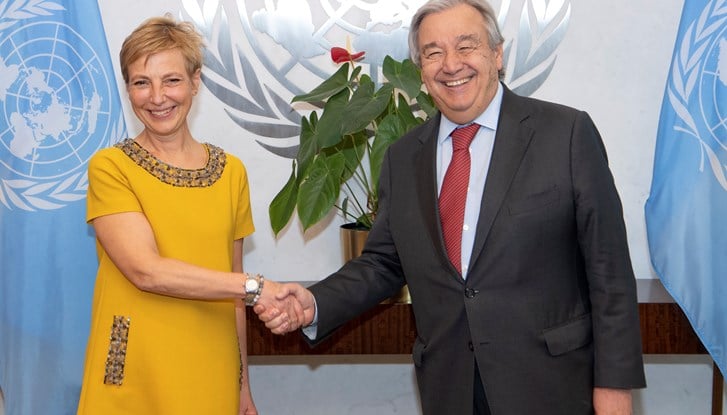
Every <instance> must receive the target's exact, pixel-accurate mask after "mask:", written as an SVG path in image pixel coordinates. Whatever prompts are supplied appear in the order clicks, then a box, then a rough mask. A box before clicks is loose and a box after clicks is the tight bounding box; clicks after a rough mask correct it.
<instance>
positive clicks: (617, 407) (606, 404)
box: [593, 388, 632, 415]
mask: <svg viewBox="0 0 727 415" xmlns="http://www.w3.org/2000/svg"><path fill="white" fill-rule="evenodd" d="M631 406H632V404H631V390H630V389H610V388H593V409H595V411H596V415H631V414H632V407H631Z"/></svg>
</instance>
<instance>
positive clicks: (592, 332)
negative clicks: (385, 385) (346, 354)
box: [311, 88, 645, 415]
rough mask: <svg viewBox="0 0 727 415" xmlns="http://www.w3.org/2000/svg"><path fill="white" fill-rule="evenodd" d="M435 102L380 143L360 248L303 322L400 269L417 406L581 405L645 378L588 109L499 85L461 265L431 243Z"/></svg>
mask: <svg viewBox="0 0 727 415" xmlns="http://www.w3.org/2000/svg"><path fill="white" fill-rule="evenodd" d="M439 123H440V116H439V115H437V116H435V117H433V118H432V119H430V120H429V121H427V122H426V123H424V124H422V125H421V126H419V127H417V128H416V129H414V130H413V131H411V132H410V133H408V134H406V135H405V136H404V137H402V138H401V139H400V140H398V141H397V142H396V143H394V144H393V145H392V146H391V147H390V149H389V151H388V153H387V156H386V159H385V161H384V166H383V168H382V173H381V179H380V185H379V213H378V216H377V217H376V221H375V224H374V226H373V228H372V229H371V232H370V234H369V237H368V240H367V243H366V246H365V248H364V252H363V254H362V255H361V256H360V257H359V258H357V259H355V260H353V261H350V262H349V263H347V264H346V265H344V267H343V268H342V269H341V270H339V271H338V272H336V273H334V274H333V275H331V276H329V277H328V278H326V279H325V280H323V281H321V282H318V283H317V284H315V285H313V286H312V287H311V290H312V292H313V294H314V296H315V299H316V302H317V307H318V333H319V335H318V337H317V340H316V342H317V341H320V339H322V338H325V337H326V336H327V335H328V334H329V333H330V332H331V331H333V330H334V329H335V328H336V327H338V326H339V325H341V324H343V323H344V322H346V321H347V320H349V319H351V318H353V317H355V316H357V315H359V314H360V313H362V312H363V311H365V310H367V309H369V308H370V307H372V306H374V305H375V304H377V303H379V302H380V301H382V300H383V299H385V298H387V297H389V296H391V295H393V294H394V293H396V292H397V291H398V290H399V289H400V288H401V287H402V285H403V284H405V283H407V284H408V287H409V291H410V294H411V302H412V308H413V311H414V316H415V319H416V328H417V334H418V337H417V339H416V342H415V344H414V350H413V360H414V364H415V366H416V374H417V381H418V386H419V391H420V398H421V404H422V409H423V412H424V414H427V415H430V414H431V415H433V414H437V415H441V414H458V415H459V414H472V400H473V378H474V370H475V362H476V365H477V368H478V369H479V371H480V374H481V377H482V381H483V384H484V387H485V390H486V394H487V399H488V403H489V405H490V408H491V411H492V414H493V415H518V414H523V415H524V414H527V415H532V414H538V415H548V414H552V415H578V414H590V413H592V411H593V408H592V389H593V387H594V386H600V387H612V388H625V389H632V388H640V387H644V386H645V380H644V371H643V362H642V354H641V336H640V333H639V317H638V307H637V300H636V284H635V279H634V275H633V270H632V267H631V261H630V259H629V252H628V247H627V240H626V230H625V226H624V221H623V214H622V207H621V201H620V199H619V197H618V194H617V192H616V188H615V186H614V182H613V178H612V175H611V172H610V170H609V168H608V164H607V159H606V152H605V148H604V146H603V143H602V141H601V137H600V135H599V133H598V131H597V130H596V128H595V126H594V124H593V122H592V121H591V119H590V117H589V116H588V115H587V114H586V113H585V112H581V111H577V110H574V109H572V108H568V107H565V106H561V105H557V104H552V103H547V102H543V101H538V100H535V99H531V98H524V97H520V96H517V95H515V94H514V93H512V92H510V91H509V90H507V88H506V89H505V92H504V96H503V101H502V109H501V113H500V117H499V125H498V129H497V132H496V137H495V144H494V149H493V154H492V159H491V164H490V168H489V171H488V173H487V183H486V186H485V191H484V195H483V198H482V205H481V210H480V215H479V220H478V223H477V233H476V237H475V243H474V249H473V252H472V258H471V261H470V264H469V273H468V276H467V279H466V281H465V280H463V279H462V278H461V277H460V275H459V274H458V273H457V271H456V270H455V269H454V268H453V267H452V265H451V264H450V262H449V260H448V259H447V254H446V252H445V248H444V243H443V240H442V231H441V226H440V222H439V211H438V207H437V206H438V204H437V180H436V141H437V132H438V129H439Z"/></svg>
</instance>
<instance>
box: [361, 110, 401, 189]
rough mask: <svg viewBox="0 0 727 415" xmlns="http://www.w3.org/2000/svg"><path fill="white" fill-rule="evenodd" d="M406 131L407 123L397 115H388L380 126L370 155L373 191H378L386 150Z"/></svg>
mask: <svg viewBox="0 0 727 415" xmlns="http://www.w3.org/2000/svg"><path fill="white" fill-rule="evenodd" d="M406 131H407V129H406V121H405V120H403V119H402V117H401V116H400V115H398V114H395V113H394V114H389V115H387V116H386V117H385V118H384V119H383V120H382V121H381V123H380V124H379V129H378V130H377V131H376V136H375V137H374V142H373V144H372V145H371V153H370V154H369V166H370V170H371V187H372V188H373V189H372V190H374V191H376V189H378V185H379V174H380V173H381V163H382V162H383V161H384V154H386V150H387V149H388V148H389V146H390V145H391V144H392V143H393V142H394V141H396V140H398V139H399V138H400V137H401V136H402V135H404V133H405V132H406Z"/></svg>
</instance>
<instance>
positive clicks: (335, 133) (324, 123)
mask: <svg viewBox="0 0 727 415" xmlns="http://www.w3.org/2000/svg"><path fill="white" fill-rule="evenodd" d="M348 98H349V91H348V89H345V90H342V91H340V92H339V93H337V94H336V95H334V96H332V97H331V98H330V99H329V100H328V102H326V105H325V106H324V107H323V115H321V119H320V121H319V123H318V125H317V126H316V130H315V141H316V144H317V145H318V149H324V148H328V147H333V146H336V145H338V144H339V143H340V142H341V140H343V131H342V129H343V123H344V120H346V119H348V118H351V114H350V113H349V112H348V111H347V110H346V106H347V105H348Z"/></svg>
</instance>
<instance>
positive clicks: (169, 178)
mask: <svg viewBox="0 0 727 415" xmlns="http://www.w3.org/2000/svg"><path fill="white" fill-rule="evenodd" d="M202 145H204V147H205V149H206V150H207V165H206V166H205V167H203V168H201V169H182V168H179V167H175V166H172V165H170V164H167V163H165V162H163V161H161V160H159V159H158V158H156V157H154V156H153V155H152V154H151V153H149V152H148V151H147V150H146V149H145V148H144V147H142V146H140V145H139V143H137V142H136V141H134V140H133V139H131V138H127V139H126V140H124V141H121V142H119V143H117V144H116V145H114V147H117V148H119V149H120V150H121V151H123V152H124V154H126V155H127V156H129V158H131V159H132V160H133V161H134V162H135V163H136V164H137V165H139V167H141V168H143V169H144V170H146V171H147V172H149V173H150V174H151V175H152V176H154V177H156V178H157V179H159V180H160V181H161V182H163V183H167V184H171V185H172V186H177V187H209V186H212V185H213V184H215V182H216V181H217V180H219V178H220V177H221V176H222V172H223V171H224V170H225V164H226V163H227V156H226V155H225V151H224V150H222V149H221V148H219V147H217V146H214V145H212V144H209V143H203V144H202Z"/></svg>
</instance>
